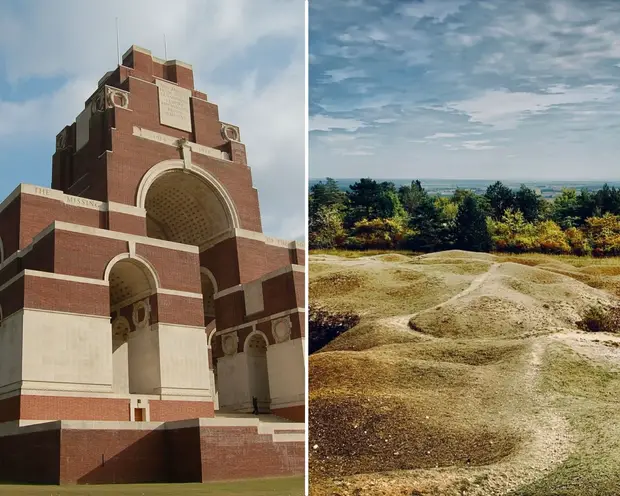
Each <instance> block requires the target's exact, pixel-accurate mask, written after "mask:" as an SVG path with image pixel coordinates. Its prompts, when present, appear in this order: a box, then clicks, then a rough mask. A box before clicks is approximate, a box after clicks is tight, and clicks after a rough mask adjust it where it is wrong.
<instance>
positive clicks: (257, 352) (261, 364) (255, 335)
mask: <svg viewBox="0 0 620 496" xmlns="http://www.w3.org/2000/svg"><path fill="white" fill-rule="evenodd" d="M255 339H262V340H263V342H264V344H265V347H264V348H262V346H260V347H258V348H255V347H251V346H250V344H251V343H252V341H254V340H255ZM268 347H269V339H267V336H266V335H265V333H264V332H262V331H259V330H257V329H256V328H255V329H254V330H253V331H252V332H251V333H250V334H248V336H247V338H246V339H245V342H244V343H243V351H244V353H243V354H244V356H245V362H246V365H247V374H248V377H247V381H248V393H249V398H248V399H249V400H250V401H251V402H252V403H253V402H254V398H256V400H257V402H258V409H259V412H261V413H265V412H268V411H269V410H270V408H271V392H270V384H269V366H268V363H267V348H268Z"/></svg>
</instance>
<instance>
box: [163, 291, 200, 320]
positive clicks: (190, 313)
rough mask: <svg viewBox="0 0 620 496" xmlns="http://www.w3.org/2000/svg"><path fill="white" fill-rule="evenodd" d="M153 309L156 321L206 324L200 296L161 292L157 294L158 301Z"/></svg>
mask: <svg viewBox="0 0 620 496" xmlns="http://www.w3.org/2000/svg"><path fill="white" fill-rule="evenodd" d="M152 311H153V313H154V321H155V322H164V323H166V324H180V325H188V326H197V327H202V326H204V316H203V306H202V300H201V299H199V298H187V297H185V296H175V295H167V294H161V293H160V294H158V295H157V303H156V304H155V305H153V308H152Z"/></svg>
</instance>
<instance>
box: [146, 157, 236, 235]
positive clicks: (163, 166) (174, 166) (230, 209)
mask: <svg viewBox="0 0 620 496" xmlns="http://www.w3.org/2000/svg"><path fill="white" fill-rule="evenodd" d="M174 171H177V172H179V171H180V172H184V173H187V174H191V175H194V176H195V177H196V178H198V179H199V180H200V181H201V182H202V183H203V184H205V185H206V186H207V187H208V188H209V189H210V190H211V191H212V192H213V193H214V194H215V196H216V198H217V199H218V200H219V201H220V203H221V205H222V207H223V210H224V212H225V215H226V217H227V223H228V229H227V231H228V230H231V229H238V228H239V227H240V222H239V215H238V213H237V208H236V207H235V204H234V202H233V200H232V198H231V197H230V195H229V194H228V191H227V190H226V188H225V187H224V186H223V185H222V183H220V182H219V181H218V180H217V179H216V178H215V177H214V176H213V175H211V174H209V173H208V172H207V171H205V170H204V169H202V168H201V167H198V166H196V165H193V164H190V165H186V164H185V162H184V161H183V160H181V159H170V160H164V161H163V162H160V163H158V164H156V165H154V166H153V167H151V168H150V169H149V170H148V171H147V172H146V174H144V176H143V177H142V180H141V181H140V185H139V186H138V192H137V194H136V206H138V207H139V208H141V209H146V200H147V194H148V192H149V189H150V188H151V186H153V184H154V183H155V181H157V180H158V179H159V178H161V177H162V176H164V175H165V174H167V173H169V172H174ZM223 232H226V231H223ZM223 232H222V233H214V236H217V235H219V234H223Z"/></svg>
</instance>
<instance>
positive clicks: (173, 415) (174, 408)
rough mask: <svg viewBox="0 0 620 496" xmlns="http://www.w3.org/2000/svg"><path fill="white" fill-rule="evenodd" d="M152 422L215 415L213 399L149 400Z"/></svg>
mask: <svg viewBox="0 0 620 496" xmlns="http://www.w3.org/2000/svg"><path fill="white" fill-rule="evenodd" d="M149 408H150V410H151V422H168V421H172V420H188V419H194V418H210V417H214V416H215V413H214V409H213V402H212V401H173V400H149Z"/></svg>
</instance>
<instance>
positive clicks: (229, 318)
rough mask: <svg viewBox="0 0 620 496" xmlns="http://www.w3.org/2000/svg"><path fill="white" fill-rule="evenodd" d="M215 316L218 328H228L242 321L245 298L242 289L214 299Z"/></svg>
mask: <svg viewBox="0 0 620 496" xmlns="http://www.w3.org/2000/svg"><path fill="white" fill-rule="evenodd" d="M215 316H216V320H217V327H218V329H222V330H224V329H228V328H229V327H233V326H236V325H239V324H241V323H243V321H244V316H245V298H244V296H243V291H235V292H234V293H231V294H227V295H225V296H222V297H220V298H216V300H215Z"/></svg>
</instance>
